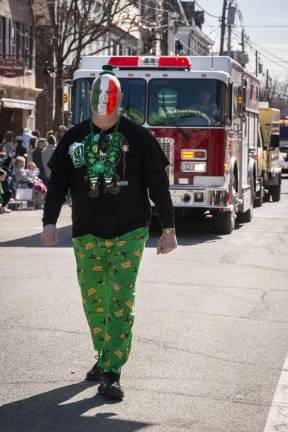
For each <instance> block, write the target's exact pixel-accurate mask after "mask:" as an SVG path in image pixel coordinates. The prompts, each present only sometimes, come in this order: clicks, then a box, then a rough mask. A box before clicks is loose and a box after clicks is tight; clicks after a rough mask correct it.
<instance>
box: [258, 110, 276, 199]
mask: <svg viewBox="0 0 288 432" xmlns="http://www.w3.org/2000/svg"><path fill="white" fill-rule="evenodd" d="M279 142H280V110H279V109H277V108H269V107H268V106H266V107H263V106H262V107H261V106H260V108H259V133H258V151H257V160H258V164H257V170H258V180H259V182H260V185H261V187H260V190H259V192H258V193H257V194H256V197H255V205H256V206H261V205H262V202H263V200H265V201H269V200H270V197H271V198H272V201H279V200H280V194H281V165H280V152H279Z"/></svg>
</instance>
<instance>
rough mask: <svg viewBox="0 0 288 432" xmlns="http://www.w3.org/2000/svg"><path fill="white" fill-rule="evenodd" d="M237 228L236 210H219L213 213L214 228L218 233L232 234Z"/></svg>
mask: <svg viewBox="0 0 288 432" xmlns="http://www.w3.org/2000/svg"><path fill="white" fill-rule="evenodd" d="M234 228H235V212H234V211H227V212H221V213H220V212H217V213H214V215H213V229H214V232H216V233H218V234H231V232H232V231H233V229H234Z"/></svg>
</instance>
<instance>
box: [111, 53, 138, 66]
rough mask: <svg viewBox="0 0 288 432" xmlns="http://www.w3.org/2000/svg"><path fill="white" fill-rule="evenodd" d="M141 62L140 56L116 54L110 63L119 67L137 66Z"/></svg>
mask: <svg viewBox="0 0 288 432" xmlns="http://www.w3.org/2000/svg"><path fill="white" fill-rule="evenodd" d="M138 62H139V57H138V56H115V57H111V58H110V60H109V61H108V64H110V65H113V66H118V67H130V68H131V67H137V66H138Z"/></svg>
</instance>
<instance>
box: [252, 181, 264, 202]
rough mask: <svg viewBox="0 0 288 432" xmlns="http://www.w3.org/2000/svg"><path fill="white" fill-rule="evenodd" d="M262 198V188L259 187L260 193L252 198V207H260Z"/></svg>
mask: <svg viewBox="0 0 288 432" xmlns="http://www.w3.org/2000/svg"><path fill="white" fill-rule="evenodd" d="M263 198H264V189H263V186H261V188H260V191H258V192H257V193H256V196H255V198H254V207H261V206H262V204H263Z"/></svg>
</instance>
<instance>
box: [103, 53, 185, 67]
mask: <svg viewBox="0 0 288 432" xmlns="http://www.w3.org/2000/svg"><path fill="white" fill-rule="evenodd" d="M108 64H111V65H113V66H116V67H119V68H127V69H131V68H133V69H134V68H149V69H150V68H165V69H190V67H191V61H190V59H189V57H184V56H175V57H173V56H162V57H156V56H145V57H141V56H113V57H111V58H110V59H109V61H108Z"/></svg>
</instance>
